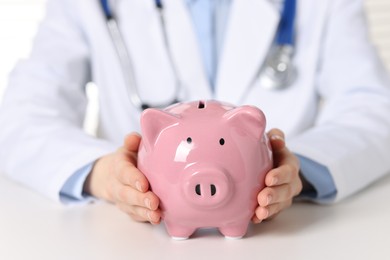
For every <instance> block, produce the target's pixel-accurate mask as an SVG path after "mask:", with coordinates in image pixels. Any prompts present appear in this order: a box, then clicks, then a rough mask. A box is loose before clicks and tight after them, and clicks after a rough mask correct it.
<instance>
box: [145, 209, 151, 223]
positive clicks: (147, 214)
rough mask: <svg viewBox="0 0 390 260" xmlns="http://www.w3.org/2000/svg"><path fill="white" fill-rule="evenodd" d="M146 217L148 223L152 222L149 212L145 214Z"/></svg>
mask: <svg viewBox="0 0 390 260" xmlns="http://www.w3.org/2000/svg"><path fill="white" fill-rule="evenodd" d="M146 216H148V219H149V222H152V216H151V215H150V211H148V213H146Z"/></svg>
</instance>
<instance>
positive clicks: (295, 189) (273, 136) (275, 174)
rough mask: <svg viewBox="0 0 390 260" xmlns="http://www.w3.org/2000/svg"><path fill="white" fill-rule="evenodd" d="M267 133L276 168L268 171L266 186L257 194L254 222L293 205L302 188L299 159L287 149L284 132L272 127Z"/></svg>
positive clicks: (270, 216) (272, 215) (271, 216)
mask: <svg viewBox="0 0 390 260" xmlns="http://www.w3.org/2000/svg"><path fill="white" fill-rule="evenodd" d="M267 135H268V137H269V138H270V142H271V146H272V151H273V159H274V167H275V168H274V169H272V170H271V171H269V172H268V173H267V175H266V177H265V185H266V187H265V188H264V189H263V190H262V191H260V192H259V194H258V195H257V201H258V203H259V206H258V207H257V208H256V210H255V215H254V216H253V218H252V221H253V222H254V223H260V222H261V221H263V220H265V219H270V218H273V217H274V216H276V215H277V214H278V213H279V212H281V211H282V210H283V209H285V208H288V207H289V206H291V204H292V200H293V198H294V197H295V196H296V195H298V194H299V193H300V192H301V190H302V182H301V179H300V177H299V160H298V158H297V157H296V156H295V155H294V154H293V153H291V152H290V151H289V150H288V149H287V147H286V145H285V142H284V134H283V132H282V131H280V130H279V129H272V130H271V131H269V132H268V134H267Z"/></svg>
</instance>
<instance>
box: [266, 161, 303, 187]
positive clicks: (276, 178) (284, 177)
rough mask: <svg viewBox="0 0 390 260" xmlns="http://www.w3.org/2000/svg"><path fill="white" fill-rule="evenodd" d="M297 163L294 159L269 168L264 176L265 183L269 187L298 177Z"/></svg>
mask: <svg viewBox="0 0 390 260" xmlns="http://www.w3.org/2000/svg"><path fill="white" fill-rule="evenodd" d="M298 175H299V164H298V163H297V162H295V160H291V162H289V163H285V164H283V165H281V166H279V167H277V168H274V169H272V170H270V171H269V172H268V173H267V175H266V176H265V184H266V185H267V186H269V187H272V186H277V185H281V184H286V183H290V182H291V181H293V180H295V179H297V178H299V176H298Z"/></svg>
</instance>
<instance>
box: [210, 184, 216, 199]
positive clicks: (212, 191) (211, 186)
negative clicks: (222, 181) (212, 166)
mask: <svg viewBox="0 0 390 260" xmlns="http://www.w3.org/2000/svg"><path fill="white" fill-rule="evenodd" d="M210 190H211V196H214V195H215V193H217V188H216V187H215V185H214V184H211V185H210Z"/></svg>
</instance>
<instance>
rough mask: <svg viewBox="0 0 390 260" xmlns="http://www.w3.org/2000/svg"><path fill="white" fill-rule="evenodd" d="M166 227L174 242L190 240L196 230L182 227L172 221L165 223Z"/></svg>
mask: <svg viewBox="0 0 390 260" xmlns="http://www.w3.org/2000/svg"><path fill="white" fill-rule="evenodd" d="M165 227H166V229H167V232H168V234H169V235H170V236H171V237H172V239H174V240H185V239H187V238H189V237H190V236H191V235H192V233H194V232H195V230H196V228H192V227H187V226H180V225H179V224H177V223H173V222H171V221H165Z"/></svg>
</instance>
